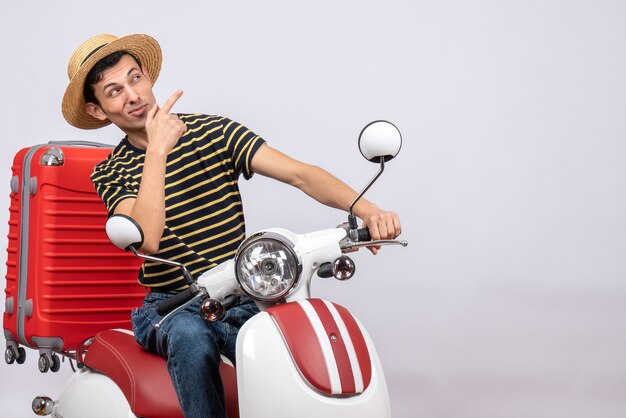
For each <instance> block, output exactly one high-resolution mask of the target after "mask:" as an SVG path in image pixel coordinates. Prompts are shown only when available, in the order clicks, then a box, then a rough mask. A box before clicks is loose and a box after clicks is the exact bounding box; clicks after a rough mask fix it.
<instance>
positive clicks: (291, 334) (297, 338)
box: [266, 303, 330, 394]
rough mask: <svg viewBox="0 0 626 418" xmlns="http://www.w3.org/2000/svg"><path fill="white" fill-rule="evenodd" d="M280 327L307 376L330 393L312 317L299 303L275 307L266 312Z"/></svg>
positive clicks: (300, 367) (302, 371) (312, 382)
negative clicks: (310, 317) (311, 321)
mask: <svg viewBox="0 0 626 418" xmlns="http://www.w3.org/2000/svg"><path fill="white" fill-rule="evenodd" d="M266 312H267V313H269V314H270V315H271V316H272V317H273V318H274V320H275V321H276V323H277V324H278V327H279V328H280V330H281V332H282V335H283V338H284V339H285V342H286V343H287V347H288V349H289V351H290V352H291V356H292V357H293V359H294V361H295V363H296V365H297V367H298V369H299V370H300V372H301V373H302V375H303V376H304V378H305V379H306V380H307V381H308V382H309V383H310V384H311V385H313V386H314V387H315V388H316V389H318V390H319V391H321V392H324V393H328V394H330V378H329V377H328V370H327V369H326V362H325V360H324V355H323V353H322V348H321V347H320V343H319V341H318V339H317V335H316V334H315V331H314V330H313V326H312V325H311V323H310V321H309V318H308V317H307V316H306V314H305V313H304V310H302V308H301V307H300V305H298V304H297V303H287V304H283V305H277V306H273V307H271V308H269V309H267V311H266Z"/></svg>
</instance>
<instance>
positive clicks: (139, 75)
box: [62, 35, 400, 417]
mask: <svg viewBox="0 0 626 418" xmlns="http://www.w3.org/2000/svg"><path fill="white" fill-rule="evenodd" d="M160 68H161V49H160V47H159V45H158V43H157V42H156V40H154V39H153V38H151V37H150V36H147V35H129V36H125V37H122V38H117V37H115V36H113V35H97V36H94V37H93V38H91V39H89V40H88V41H86V42H85V43H84V44H82V45H81V46H80V47H79V48H78V49H77V50H76V51H75V52H74V54H73V55H72V58H71V59H70V63H69V66H68V74H69V77H70V83H69V85H68V87H67V90H66V92H65V95H64V97H63V104H62V109H63V115H64V116H65V118H66V119H67V121H68V122H69V123H70V124H72V125H73V126H76V127H78V128H82V129H94V128H98V127H101V126H105V125H107V124H109V123H113V124H115V125H116V126H117V127H119V128H120V129H121V130H122V131H123V132H124V133H125V134H126V136H125V137H124V138H123V139H122V141H121V142H120V144H119V145H118V146H117V147H116V148H115V149H114V150H113V152H112V153H111V155H110V156H109V157H108V158H107V159H106V160H105V161H103V162H102V163H100V164H99V165H97V166H96V168H95V169H94V172H93V174H92V181H93V182H94V185H95V187H96V190H97V191H98V193H99V194H100V196H101V197H102V199H103V201H104V203H105V205H106V206H107V209H108V211H109V213H110V214H113V213H122V214H126V215H128V216H130V217H132V218H133V219H135V220H136V221H137V222H138V223H139V225H140V226H141V228H142V229H143V231H144V243H143V246H142V247H141V249H140V250H141V251H142V252H144V253H148V254H151V253H158V255H159V256H160V257H163V258H167V259H170V260H177V261H180V262H182V263H184V264H185V265H186V266H187V268H188V269H189V270H190V271H191V273H192V274H193V275H194V276H195V277H197V276H199V275H200V274H202V273H203V272H204V271H206V270H208V269H210V268H212V267H214V266H216V265H217V264H219V263H221V262H223V261H225V260H227V259H228V258H231V257H233V256H234V254H235V251H236V249H237V247H238V245H239V244H240V243H241V241H242V240H243V239H244V237H245V227H244V217H243V211H242V205H241V198H240V196H239V189H238V187H237V180H238V177H239V176H240V175H243V176H244V178H246V179H249V178H250V177H252V175H253V174H254V173H258V174H261V175H264V176H268V177H272V178H274V179H277V180H280V181H282V182H285V183H288V184H291V185H293V186H295V187H297V188H299V189H300V190H302V191H303V192H305V193H306V194H308V195H309V196H311V197H313V198H314V199H316V200H318V201H319V202H321V203H324V204H326V205H328V206H332V207H335V208H339V209H343V210H346V209H347V208H348V206H349V204H350V203H351V202H352V200H353V199H354V197H355V196H356V192H355V191H354V190H352V189H351V188H349V187H348V186H347V185H346V184H344V183H343V182H341V181H340V180H338V179H337V178H335V177H333V176H332V175H331V174H329V173H327V172H326V171H324V170H323V169H321V168H318V167H315V166H311V165H308V164H304V163H302V162H299V161H297V160H294V159H292V158H290V157H288V156H286V155H284V154H282V153H280V152H279V151H277V150H274V149H273V148H271V147H270V146H269V145H267V144H266V143H265V141H264V140H263V139H262V138H261V137H259V136H258V135H255V134H254V133H252V132H251V131H250V130H248V129H247V128H245V127H244V126H242V125H240V124H238V123H237V122H234V121H232V120H229V119H227V118H224V117H219V116H209V115H197V114H184V115H183V114H173V113H170V112H171V109H172V107H173V106H174V104H175V103H176V101H177V100H178V99H179V98H180V97H181V95H182V94H183V93H182V91H180V90H179V91H176V92H175V93H174V94H172V96H171V97H170V98H169V99H168V100H166V101H165V103H163V104H162V106H159V105H158V104H157V101H156V98H155V97H154V94H153V91H152V85H153V83H154V82H155V81H156V79H157V77H158V74H159V71H160ZM354 212H355V214H356V215H357V216H359V217H360V218H361V219H362V220H363V222H364V224H365V225H366V226H367V227H368V228H369V229H370V233H371V235H372V238H373V239H388V238H389V239H390V238H395V237H396V236H398V235H399V234H400V220H399V218H398V216H397V215H396V214H394V213H391V212H387V211H383V210H381V209H379V208H378V207H377V206H376V205H374V204H372V203H370V202H368V201H367V200H361V201H360V202H359V203H358V204H357V205H356V207H355V208H354ZM372 251H373V252H374V253H375V252H376V249H373V250H372ZM139 280H140V282H141V283H142V284H143V285H145V286H147V287H149V288H150V289H151V292H150V293H149V294H148V296H146V299H145V300H144V304H143V306H142V308H140V309H137V310H135V311H134V312H133V315H132V322H133V330H134V332H135V336H136V338H137V341H138V342H139V343H140V344H141V345H142V346H143V347H144V348H146V349H147V350H150V351H153V352H156V353H158V354H160V355H162V356H163V357H165V358H166V359H167V364H168V370H169V372H170V376H171V377H172V382H173V384H174V388H175V390H176V393H177V395H178V399H179V402H180V404H181V407H182V409H183V412H184V414H185V416H186V417H207V416H209V417H224V416H225V412H224V395H223V389H222V384H221V379H220V376H219V361H220V353H222V354H224V355H226V356H227V357H228V358H230V359H231V360H232V361H233V362H234V360H235V355H234V353H235V340H236V335H237V332H238V330H239V328H240V327H241V326H242V325H243V323H244V322H245V321H246V320H247V319H249V318H250V317H251V316H252V315H254V314H255V313H256V312H258V310H257V308H256V306H255V305H254V303H253V302H251V301H250V299H248V298H241V299H240V301H239V303H238V305H236V306H235V307H233V308H231V309H230V310H229V311H228V313H227V314H226V315H225V317H224V318H223V320H222V321H218V322H216V323H213V324H209V323H207V322H206V321H204V320H203V319H201V318H200V316H199V314H198V306H197V304H192V305H190V306H189V307H188V308H187V309H185V310H183V311H181V312H179V313H177V314H176V315H174V316H173V317H172V318H171V319H170V320H168V321H167V322H165V324H164V325H163V326H162V327H161V328H159V330H158V331H157V330H156V329H155V328H154V324H155V323H157V322H158V321H159V320H160V319H161V317H160V316H159V315H158V314H157V313H156V309H155V307H154V304H155V303H156V302H158V301H160V300H163V299H165V298H167V297H169V296H171V294H173V293H175V292H177V291H180V290H181V289H183V288H184V287H185V282H184V280H183V278H182V275H181V274H180V270H179V269H177V268H171V267H168V266H164V265H162V264H159V263H152V262H146V263H144V265H143V267H142V269H141V271H140V274H139Z"/></svg>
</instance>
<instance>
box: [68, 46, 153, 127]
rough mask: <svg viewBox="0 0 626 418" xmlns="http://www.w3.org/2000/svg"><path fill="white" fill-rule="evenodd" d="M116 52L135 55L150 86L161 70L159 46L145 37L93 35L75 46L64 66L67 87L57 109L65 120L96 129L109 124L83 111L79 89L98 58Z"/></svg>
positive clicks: (78, 125) (81, 90)
mask: <svg viewBox="0 0 626 418" xmlns="http://www.w3.org/2000/svg"><path fill="white" fill-rule="evenodd" d="M117 51H128V52H130V53H131V54H133V55H134V56H136V57H137V58H138V59H139V61H141V65H142V66H143V67H144V68H145V69H146V71H147V72H148V76H149V77H150V80H152V83H153V84H154V82H155V81H156V79H157V77H158V76H159V71H161V60H162V56H161V47H160V46H159V43H158V42H157V41H156V40H155V39H154V38H152V37H151V36H148V35H139V34H138V35H128V36H124V37H122V38H118V37H117V36H113V35H107V34H102V35H96V36H94V37H93V38H91V39H89V40H87V41H86V42H85V43H83V44H82V45H81V46H79V47H78V48H77V49H76V51H74V54H73V55H72V58H70V62H69V64H68V66H67V75H68V77H69V78H70V84H69V85H68V86H67V89H66V90H65V94H64V95H63V103H62V104H61V109H62V111H63V116H65V119H66V120H67V121H68V122H69V123H70V125H73V126H75V127H77V128H81V129H96V128H100V127H102V126H106V125H108V124H109V123H111V122H110V121H108V120H104V121H101V120H98V119H96V118H93V117H91V116H89V115H88V114H87V112H85V99H84V97H83V89H84V84H85V78H86V77H87V74H88V73H89V71H91V69H92V68H93V66H94V65H96V63H97V62H98V61H100V60H101V59H102V58H104V57H106V56H107V55H109V54H111V53H113V52H117Z"/></svg>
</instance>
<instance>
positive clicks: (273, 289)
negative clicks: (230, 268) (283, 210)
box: [235, 232, 302, 302]
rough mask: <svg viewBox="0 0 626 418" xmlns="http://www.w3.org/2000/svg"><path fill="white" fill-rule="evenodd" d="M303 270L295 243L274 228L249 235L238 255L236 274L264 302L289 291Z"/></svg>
mask: <svg viewBox="0 0 626 418" xmlns="http://www.w3.org/2000/svg"><path fill="white" fill-rule="evenodd" d="M301 270H302V265H301V262H300V260H299V257H298V256H297V255H296V253H295V250H294V246H293V244H292V243H291V242H289V240H287V239H285V238H284V237H283V236H281V235H277V234H272V233H271V232H261V233H259V234H255V235H253V236H251V237H250V238H248V239H246V240H245V241H244V242H243V243H242V244H241V247H240V248H239V250H238V251H237V256H236V257H235V275H236V277H237V282H239V285H240V286H241V289H242V290H243V291H244V292H245V293H246V294H247V295H248V296H250V297H251V298H254V299H258V300H261V301H264V302H273V301H276V300H278V299H281V298H282V297H284V296H285V295H287V293H289V291H290V290H291V289H292V288H293V287H294V286H295V284H296V283H297V282H298V277H299V276H300V271H301Z"/></svg>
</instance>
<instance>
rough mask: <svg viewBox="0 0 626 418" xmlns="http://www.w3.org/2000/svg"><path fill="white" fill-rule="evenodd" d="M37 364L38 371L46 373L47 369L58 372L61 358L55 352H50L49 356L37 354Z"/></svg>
mask: <svg viewBox="0 0 626 418" xmlns="http://www.w3.org/2000/svg"><path fill="white" fill-rule="evenodd" d="M37 365H38V366H39V371H40V372H41V373H46V372H47V371H48V370H51V371H53V372H58V371H59V369H60V368H61V360H60V359H59V356H57V355H56V354H52V355H51V356H50V357H48V356H47V355H45V354H42V355H40V356H39V361H38V362H37Z"/></svg>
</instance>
